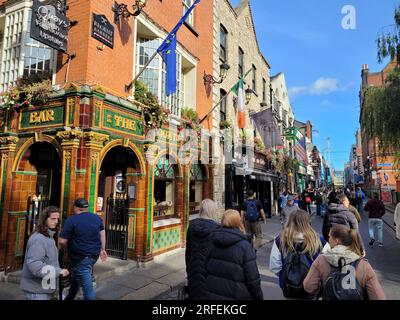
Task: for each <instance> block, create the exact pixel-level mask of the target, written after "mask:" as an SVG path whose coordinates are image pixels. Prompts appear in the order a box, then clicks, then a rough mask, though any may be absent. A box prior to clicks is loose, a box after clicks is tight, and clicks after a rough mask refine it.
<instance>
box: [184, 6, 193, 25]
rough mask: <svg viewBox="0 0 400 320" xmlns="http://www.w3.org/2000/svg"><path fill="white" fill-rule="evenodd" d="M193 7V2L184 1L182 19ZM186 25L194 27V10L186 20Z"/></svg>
mask: <svg viewBox="0 0 400 320" xmlns="http://www.w3.org/2000/svg"><path fill="white" fill-rule="evenodd" d="M192 5H193V0H182V17H183V16H184V15H185V13H186V12H187V11H188V10H189V9H190V7H191V6H192ZM185 23H187V24H189V25H190V26H192V27H194V10H193V11H192V12H191V13H190V14H189V16H188V18H187V19H186V21H185Z"/></svg>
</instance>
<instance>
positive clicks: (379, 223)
mask: <svg viewBox="0 0 400 320" xmlns="http://www.w3.org/2000/svg"><path fill="white" fill-rule="evenodd" d="M364 210H365V211H368V225H369V238H370V242H369V245H370V246H371V247H372V246H373V245H374V242H375V235H374V227H375V226H376V227H377V229H378V245H379V247H383V220H382V217H383V216H384V214H385V213H386V210H385V205H384V204H383V202H382V201H381V200H379V195H378V194H377V193H374V194H373V195H372V199H371V200H369V201H368V202H367V204H366V205H365V208H364Z"/></svg>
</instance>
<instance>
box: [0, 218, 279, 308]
mask: <svg viewBox="0 0 400 320" xmlns="http://www.w3.org/2000/svg"><path fill="white" fill-rule="evenodd" d="M281 229H282V227H281V223H280V220H279V217H277V216H273V217H272V218H271V219H268V221H267V224H262V230H263V238H264V241H263V246H264V245H266V244H268V243H271V242H272V241H273V239H274V237H275V236H276V235H277V234H278V233H279V232H280V231H281ZM94 273H95V277H96V287H95V292H96V299H98V300H157V299H159V298H162V297H165V296H168V295H171V294H175V296H176V292H177V289H178V288H180V287H182V286H184V285H185V283H186V266H185V249H178V250H175V251H172V252H170V253H166V254H164V255H162V256H157V257H155V258H154V261H152V262H149V263H147V264H138V263H137V262H136V261H129V260H128V261H122V260H117V259H108V260H107V262H101V261H99V262H97V263H96V265H95V271H94ZM20 274H21V272H20V271H18V272H15V273H12V274H9V276H8V279H7V281H8V282H0V300H21V299H23V295H22V293H21V291H20V289H19V280H20ZM66 293H67V289H66V290H64V294H66ZM175 296H174V297H175ZM79 298H80V299H82V296H81V295H80V296H78V297H77V299H79Z"/></svg>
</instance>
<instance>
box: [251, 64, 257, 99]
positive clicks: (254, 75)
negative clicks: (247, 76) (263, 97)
mask: <svg viewBox="0 0 400 320" xmlns="http://www.w3.org/2000/svg"><path fill="white" fill-rule="evenodd" d="M251 84H252V89H253V91H254V92H257V68H256V66H255V65H254V64H253V79H252V80H251Z"/></svg>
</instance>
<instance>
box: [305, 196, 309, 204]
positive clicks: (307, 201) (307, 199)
mask: <svg viewBox="0 0 400 320" xmlns="http://www.w3.org/2000/svg"><path fill="white" fill-rule="evenodd" d="M304 200H305V201H306V203H307V204H308V203H311V197H310V196H306V197H305V198H304Z"/></svg>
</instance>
